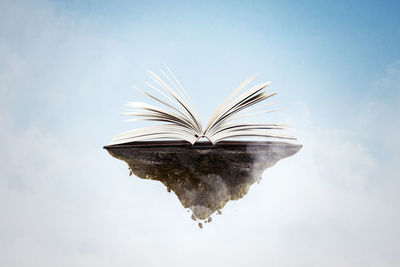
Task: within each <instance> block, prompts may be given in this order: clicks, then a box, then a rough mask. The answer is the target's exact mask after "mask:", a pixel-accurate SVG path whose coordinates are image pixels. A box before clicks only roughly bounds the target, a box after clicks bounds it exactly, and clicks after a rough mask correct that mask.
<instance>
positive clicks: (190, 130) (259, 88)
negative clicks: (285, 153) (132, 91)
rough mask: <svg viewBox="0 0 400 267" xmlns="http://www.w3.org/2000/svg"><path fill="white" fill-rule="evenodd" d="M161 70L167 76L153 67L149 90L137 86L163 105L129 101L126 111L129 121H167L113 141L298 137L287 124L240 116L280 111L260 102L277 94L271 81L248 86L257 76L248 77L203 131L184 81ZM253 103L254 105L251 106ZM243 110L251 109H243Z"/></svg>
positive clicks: (112, 142)
mask: <svg viewBox="0 0 400 267" xmlns="http://www.w3.org/2000/svg"><path fill="white" fill-rule="evenodd" d="M161 72H162V74H163V78H164V79H162V78H161V77H159V76H158V75H156V74H155V73H153V72H151V71H149V74H150V77H151V79H152V83H150V82H148V83H146V84H147V86H148V87H149V90H148V91H145V90H142V89H139V88H137V89H138V90H139V91H140V92H141V93H143V94H145V95H146V96H148V97H149V98H151V99H153V100H155V101H156V102H157V103H159V104H160V106H154V105H150V104H147V103H142V102H128V103H127V106H128V107H130V108H132V110H130V111H129V112H126V113H124V115H128V116H133V117H134V118H132V119H128V120H127V121H137V120H147V121H159V122H162V123H163V124H159V125H153V126H148V127H143V128H139V129H135V130H131V131H127V132H124V133H121V134H117V135H116V136H115V137H114V138H113V139H112V141H111V144H123V143H129V142H137V141H146V140H151V139H179V140H185V141H187V142H189V143H191V144H194V143H196V142H197V141H198V140H199V139H200V138H201V137H205V138H207V139H208V140H209V141H210V142H211V143H213V144H215V143H218V142H219V141H221V140H225V139H228V138H237V137H254V136H257V137H265V138H283V139H296V138H295V137H293V136H291V135H289V134H285V133H281V132H280V131H282V130H287V129H288V128H289V125H287V124H266V123H249V122H237V121H238V120H239V119H243V118H247V117H251V116H255V115H258V114H263V113H269V112H274V111H277V110H270V109H266V108H267V107H270V106H271V105H272V104H273V103H268V104H265V105H257V104H259V103H260V102H262V101H265V100H267V99H269V98H270V97H272V96H274V95H275V94H277V92H268V90H267V87H268V86H269V85H270V82H265V83H261V84H258V85H255V86H253V87H251V88H250V89H247V90H245V88H246V86H247V85H248V84H249V83H251V82H252V81H253V80H254V78H255V77H256V76H251V77H250V78H248V79H247V80H246V81H244V82H243V83H242V84H241V85H240V86H239V87H238V88H237V89H236V90H235V91H234V92H233V93H232V94H231V95H230V96H229V97H228V98H227V99H226V100H225V101H224V102H223V103H222V104H221V105H220V106H219V107H218V109H217V110H216V111H215V112H214V114H213V115H212V116H211V118H210V121H209V123H208V124H207V126H206V128H205V130H204V131H203V129H202V124H201V121H200V119H199V116H198V113H197V112H196V110H195V108H194V106H193V104H192V101H191V99H190V97H189V96H188V94H187V93H186V91H185V89H184V88H183V86H182V85H181V83H180V82H179V81H178V80H177V79H176V77H175V75H174V74H173V73H172V72H171V70H170V69H168V68H167V71H166V72H165V71H161ZM150 90H152V91H150ZM253 106H254V108H251V109H250V108H249V107H253ZM243 110H246V111H247V112H242V111H243ZM256 110H257V111H256ZM255 111H256V112H255Z"/></svg>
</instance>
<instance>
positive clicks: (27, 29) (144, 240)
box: [0, 0, 400, 266]
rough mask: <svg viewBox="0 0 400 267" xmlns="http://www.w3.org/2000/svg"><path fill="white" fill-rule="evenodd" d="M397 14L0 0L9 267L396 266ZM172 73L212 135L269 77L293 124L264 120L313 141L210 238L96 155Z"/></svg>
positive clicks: (164, 199)
mask: <svg viewBox="0 0 400 267" xmlns="http://www.w3.org/2000/svg"><path fill="white" fill-rule="evenodd" d="M399 12H400V4H399V3H398V2H396V1H392V2H389V1H381V2H378V1H376V2H372V1H359V2H355V1H353V2H351V3H348V2H345V1H334V2H330V3H326V1H320V2H319V1H308V2H303V3H298V2H297V1H279V2H267V1H246V2H244V1H229V2H228V1H219V2H218V3H213V2H211V1H210V2H207V1H205V2H204V1H203V2H201V3H199V2H189V1H182V2H173V1H172V2H163V3H159V2H151V1H143V2H139V1H113V2H111V1H1V0H0V112H1V114H2V115H1V116H0V123H1V125H2V130H1V131H0V140H1V142H2V143H1V145H2V148H3V149H2V150H1V152H0V158H1V163H0V166H1V169H2V175H1V177H0V211H2V214H3V216H2V220H1V221H0V226H1V227H0V254H1V255H5V257H1V258H0V263H1V265H4V266H37V265H38V264H39V265H41V266H54V265H57V266H64V265H65V266H88V265H89V266H94V265H95V266H102V265H104V266H110V265H120V266H132V265H134V266H159V265H160V264H163V265H167V266H187V265H188V262H190V263H191V264H192V265H194V266H200V265H201V266H203V265H209V266H219V265H221V264H229V265H231V266H244V265H245V264H252V265H253V266H321V265H322V266H398V264H399V263H400V258H399V255H400V252H399V250H398V245H397V243H398V240H399V238H400V232H399V228H398V225H399V224H400V216H399V215H398V203H400V199H399V193H400V192H399V188H400V183H399V181H398V178H397V176H398V172H399V167H398V162H399V160H400V153H399V151H400V146H399V144H400V143H399V141H398V135H399V132H400V131H399V130H400V119H399V115H398V114H399V106H400V94H399V92H400V49H399V47H400V17H399V16H398V13H399ZM164 63H166V64H168V65H169V66H170V67H171V68H172V69H173V70H174V72H175V74H176V76H177V77H178V78H179V80H180V81H181V82H182V84H183V85H184V87H185V88H186V90H187V91H188V92H189V94H190V95H191V96H192V98H193V101H194V103H195V105H196V107H197V108H198V109H199V111H200V114H201V117H202V119H203V120H204V122H205V121H207V119H208V117H209V115H210V114H211V113H212V112H213V111H214V109H215V108H216V107H217V106H218V104H220V103H221V102H222V101H223V99H224V98H225V97H226V96H227V95H228V94H229V93H230V92H231V90H233V89H234V88H235V87H236V86H237V85H238V84H240V83H241V82H242V81H243V80H244V79H246V78H247V77H249V76H250V75H252V74H254V73H258V74H259V77H258V78H257V81H258V82H262V81H266V80H270V81H272V86H273V88H274V89H276V90H277V91H278V92H279V94H278V95H277V96H276V97H274V98H275V99H274V101H276V102H278V103H279V105H280V106H281V107H284V108H286V111H284V112H281V113H279V114H278V113H277V114H273V115H271V116H268V117H265V120H272V121H276V120H279V121H281V122H289V123H290V124H291V125H293V127H294V129H293V133H294V134H295V135H296V136H297V137H298V138H299V142H300V143H302V144H303V145H304V147H303V149H302V151H301V152H300V153H299V154H297V155H295V156H294V157H291V158H289V159H285V160H283V161H281V162H279V163H278V164H277V165H276V166H274V167H273V168H271V169H268V170H267V171H266V172H265V173H264V175H263V180H262V182H261V183H260V184H258V185H255V186H253V187H252V188H251V190H250V192H249V194H248V195H247V196H246V198H244V199H242V200H240V201H236V202H232V203H229V204H228V205H227V206H226V207H225V209H224V211H223V212H224V214H223V216H219V217H217V218H215V219H214V221H213V223H212V224H210V225H207V226H208V227H207V228H206V229H204V230H203V231H200V230H199V229H198V228H197V226H196V225H194V223H193V222H192V221H191V220H190V218H189V216H188V213H187V212H186V211H185V210H184V209H183V208H182V207H181V206H180V204H179V202H178V200H177V199H176V197H175V196H174V195H172V194H168V193H166V192H165V188H163V186H162V185H161V184H158V183H154V182H151V181H143V180H140V179H137V178H134V177H133V176H132V177H129V176H128V171H127V168H126V166H125V163H123V162H120V161H117V160H115V159H113V158H111V157H110V156H109V155H108V154H107V153H106V152H105V151H104V150H103V149H102V146H103V145H104V144H107V142H109V141H110V139H111V138H112V136H113V135H114V134H116V133H119V132H122V131H124V130H128V129H130V128H134V127H135V126H138V124H135V125H134V124H129V123H125V122H121V121H122V119H123V118H122V117H121V115H120V113H121V112H123V111H124V107H123V103H124V101H128V100H136V99H142V98H141V96H139V95H138V93H137V92H135V91H134V90H133V89H132V88H131V86H132V85H134V84H135V85H139V86H142V85H143V80H147V79H148V78H147V75H146V71H147V70H148V69H152V70H154V71H158V70H159V69H160V68H162V67H163V64H164ZM154 254H156V255H157V257H155V256H154ZM21 255H24V256H25V257H21ZM194 259H195V260H194Z"/></svg>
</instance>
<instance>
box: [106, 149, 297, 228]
mask: <svg viewBox="0 0 400 267" xmlns="http://www.w3.org/2000/svg"><path fill="white" fill-rule="evenodd" d="M301 147H302V145H297V144H290V143H286V142H261V141H253V142H242V141H221V142H219V143H217V144H215V145H212V144H211V143H208V142H198V143H196V144H194V145H191V144H190V143H187V142H184V141H155V142H154V141H153V142H133V143H126V144H119V145H110V146H105V147H104V148H105V149H106V150H107V151H108V152H109V153H110V154H111V155H112V156H113V157H115V158H117V159H120V160H123V161H125V162H126V163H127V164H128V166H129V169H130V170H131V174H132V173H133V174H135V175H136V176H137V177H139V178H142V179H149V180H156V181H160V182H161V183H163V184H164V185H165V186H166V188H167V190H168V192H171V191H172V192H174V193H175V194H176V196H177V197H178V199H179V201H180V202H181V204H182V206H183V207H184V208H188V209H190V210H191V211H192V212H193V214H192V219H193V220H205V222H210V221H211V217H210V216H211V215H212V214H214V213H215V212H217V213H218V214H221V211H220V210H221V209H222V208H223V207H224V206H225V204H226V203H227V202H228V201H230V200H238V199H241V198H242V197H244V196H245V195H246V194H247V192H248V191H249V188H250V186H251V185H252V184H253V183H255V182H257V181H260V180H261V176H262V174H263V172H264V170H265V169H267V168H270V167H272V166H273V165H275V163H276V162H278V161H279V160H280V159H283V158H287V157H290V156H292V155H294V154H296V153H297V152H298V151H299V150H300V149H301ZM199 226H200V228H201V227H202V224H201V223H199Z"/></svg>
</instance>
